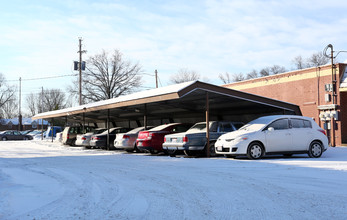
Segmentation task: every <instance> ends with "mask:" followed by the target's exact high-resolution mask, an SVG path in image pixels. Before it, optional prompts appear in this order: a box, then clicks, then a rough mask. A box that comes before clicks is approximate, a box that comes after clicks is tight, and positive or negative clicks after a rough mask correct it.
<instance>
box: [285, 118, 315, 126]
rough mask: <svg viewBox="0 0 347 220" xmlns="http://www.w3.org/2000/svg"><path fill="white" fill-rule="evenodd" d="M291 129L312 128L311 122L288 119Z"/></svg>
mask: <svg viewBox="0 0 347 220" xmlns="http://www.w3.org/2000/svg"><path fill="white" fill-rule="evenodd" d="M290 123H291V125H292V128H312V125H311V122H310V121H309V120H303V119H297V118H292V119H290Z"/></svg>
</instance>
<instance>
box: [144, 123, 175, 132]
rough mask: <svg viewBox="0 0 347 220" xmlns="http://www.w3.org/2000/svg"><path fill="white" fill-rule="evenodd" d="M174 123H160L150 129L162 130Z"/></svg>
mask: <svg viewBox="0 0 347 220" xmlns="http://www.w3.org/2000/svg"><path fill="white" fill-rule="evenodd" d="M171 125H172V124H166V125H159V126H158V127H155V128H152V129H150V130H149V131H161V130H163V129H165V128H167V127H169V126H171Z"/></svg>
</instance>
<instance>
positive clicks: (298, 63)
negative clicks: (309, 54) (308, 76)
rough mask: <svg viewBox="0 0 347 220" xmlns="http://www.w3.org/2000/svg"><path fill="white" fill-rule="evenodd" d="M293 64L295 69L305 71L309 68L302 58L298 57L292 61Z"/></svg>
mask: <svg viewBox="0 0 347 220" xmlns="http://www.w3.org/2000/svg"><path fill="white" fill-rule="evenodd" d="M292 63H293V64H294V66H295V68H296V69H298V70H301V69H305V68H306V67H307V63H305V61H304V59H303V58H302V56H296V57H294V59H293V60H292Z"/></svg>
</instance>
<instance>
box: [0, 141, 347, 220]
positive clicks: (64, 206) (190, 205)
mask: <svg viewBox="0 0 347 220" xmlns="http://www.w3.org/2000/svg"><path fill="white" fill-rule="evenodd" d="M346 201H347V148H344V147H337V148H329V149H328V151H326V152H325V153H323V155H322V157H321V158H318V159H313V158H309V157H308V156H307V155H297V156H294V157H292V158H283V157H267V158H264V159H262V160H256V161H254V160H253V161H252V160H247V159H245V158H240V159H226V158H222V157H219V158H184V157H176V158H172V157H168V156H164V155H161V156H150V155H147V154H127V153H125V152H123V151H102V150H85V149H83V148H80V147H66V146H62V145H60V144H58V143H50V142H41V141H7V142H5V141H2V142H0V219H346V216H347V203H346Z"/></svg>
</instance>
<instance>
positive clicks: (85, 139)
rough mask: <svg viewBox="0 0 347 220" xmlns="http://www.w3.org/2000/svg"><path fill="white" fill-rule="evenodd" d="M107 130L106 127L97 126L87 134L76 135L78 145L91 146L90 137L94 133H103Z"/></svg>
mask: <svg viewBox="0 0 347 220" xmlns="http://www.w3.org/2000/svg"><path fill="white" fill-rule="evenodd" d="M104 131H106V128H97V129H95V130H94V131H92V132H88V133H85V134H78V135H77V137H76V142H75V144H76V145H81V146H85V147H86V148H88V149H89V148H90V145H89V143H90V139H91V137H92V135H94V134H101V133H102V132H104Z"/></svg>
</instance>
